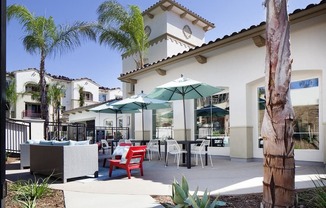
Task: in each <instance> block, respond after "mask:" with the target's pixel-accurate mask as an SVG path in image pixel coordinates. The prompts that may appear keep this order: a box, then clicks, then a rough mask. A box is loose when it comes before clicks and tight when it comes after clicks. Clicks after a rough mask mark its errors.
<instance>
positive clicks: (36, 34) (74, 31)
mask: <svg viewBox="0 0 326 208" xmlns="http://www.w3.org/2000/svg"><path fill="white" fill-rule="evenodd" d="M7 17H8V20H9V21H10V20H11V19H13V18H16V19H17V20H18V21H19V22H20V23H21V24H22V27H23V29H24V31H25V36H24V37H23V45H24V47H25V49H26V51H27V52H29V53H31V54H38V55H40V71H39V73H40V81H39V85H40V95H41V117H42V119H44V120H45V126H44V129H45V130H46V129H48V128H47V127H48V122H49V113H48V102H47V91H46V80H45V73H46V72H45V59H46V58H47V57H48V56H51V55H52V56H55V55H56V54H57V53H60V54H61V53H63V52H66V51H71V50H73V49H75V48H76V47H78V46H80V45H81V38H84V39H91V40H95V39H96V33H95V32H94V30H93V27H92V25H91V24H88V23H85V22H75V23H73V24H72V25H66V26H61V25H58V26H57V25H56V24H55V22H54V20H53V18H52V17H49V18H46V17H43V16H35V15H34V14H32V13H31V12H30V11H29V10H28V9H27V8H25V7H24V6H22V5H18V4H13V5H10V6H8V8H7ZM45 135H47V132H45V134H44V136H45Z"/></svg>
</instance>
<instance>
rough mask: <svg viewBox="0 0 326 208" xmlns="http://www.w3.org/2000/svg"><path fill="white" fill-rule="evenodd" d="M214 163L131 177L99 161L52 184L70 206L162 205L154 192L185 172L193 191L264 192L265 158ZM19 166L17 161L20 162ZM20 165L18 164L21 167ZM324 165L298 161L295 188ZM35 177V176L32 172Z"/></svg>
mask: <svg viewBox="0 0 326 208" xmlns="http://www.w3.org/2000/svg"><path fill="white" fill-rule="evenodd" d="M213 163H214V166H213V167H211V166H206V167H205V168H201V166H200V165H199V166H194V167H192V168H191V169H187V168H185V167H180V168H179V169H177V167H176V165H175V164H174V163H173V161H172V158H171V162H170V163H169V164H170V165H169V166H168V167H165V166H164V162H163V161H159V160H153V161H145V162H144V176H143V177H141V176H140V174H139V172H136V171H135V172H133V174H132V178H131V179H128V178H127V177H126V173H125V171H124V170H121V169H117V170H114V171H113V176H112V178H109V177H108V168H107V167H106V168H103V167H101V166H102V162H101V161H100V163H99V167H100V171H99V177H98V178H93V177H91V176H90V177H84V178H79V179H74V180H68V182H67V183H65V184H62V183H58V182H56V183H53V184H52V185H51V187H52V188H56V189H62V190H64V195H65V202H66V207H67V208H84V207H85V208H86V207H117V208H118V207H119V208H121V207H122V208H124V207H135V208H138V207H139V208H147V207H155V208H156V207H157V208H159V207H162V206H161V205H159V204H158V203H157V202H155V200H154V199H153V198H152V197H151V195H171V192H172V191H171V184H172V182H173V180H174V179H177V180H178V181H181V177H182V176H183V175H184V176H185V177H186V178H187V181H188V183H189V186H190V190H192V191H194V190H195V189H196V188H197V187H198V188H199V191H200V192H201V193H203V192H204V191H205V189H206V188H207V189H208V190H209V191H210V193H211V195H218V194H223V195H227V194H243V193H256V192H257V193H258V192H262V180H263V169H262V162H235V161H229V160H226V159H219V158H213ZM17 166H18V165H17ZM18 168H19V167H18ZM324 173H325V169H324V166H323V165H316V164H315V163H311V164H309V163H305V164H304V165H303V164H300V163H298V164H297V165H296V178H295V180H296V189H300V188H308V187H314V185H313V183H312V179H316V177H317V176H318V175H320V174H324ZM30 177H31V175H30V174H29V169H25V170H19V169H15V168H12V169H11V170H7V178H8V179H9V180H17V179H19V178H22V179H26V178H30ZM32 177H33V176H32Z"/></svg>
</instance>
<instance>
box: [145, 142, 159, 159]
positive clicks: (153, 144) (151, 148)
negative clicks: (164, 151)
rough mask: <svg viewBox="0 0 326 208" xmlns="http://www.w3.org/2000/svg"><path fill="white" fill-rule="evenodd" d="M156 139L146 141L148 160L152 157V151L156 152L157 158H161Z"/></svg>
mask: <svg viewBox="0 0 326 208" xmlns="http://www.w3.org/2000/svg"><path fill="white" fill-rule="evenodd" d="M158 145H159V144H158V140H154V139H151V140H150V141H149V142H148V143H147V158H148V159H149V160H152V159H153V152H157V155H158V158H159V159H161V153H160V151H159V146H158Z"/></svg>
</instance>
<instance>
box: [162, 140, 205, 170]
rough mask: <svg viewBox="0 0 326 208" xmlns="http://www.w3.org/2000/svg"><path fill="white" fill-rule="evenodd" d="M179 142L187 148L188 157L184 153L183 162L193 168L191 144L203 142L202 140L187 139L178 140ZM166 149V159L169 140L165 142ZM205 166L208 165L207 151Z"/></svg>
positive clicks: (183, 147)
mask: <svg viewBox="0 0 326 208" xmlns="http://www.w3.org/2000/svg"><path fill="white" fill-rule="evenodd" d="M177 142H178V143H179V144H182V149H185V150H186V151H187V159H186V155H185V154H184V153H183V154H182V163H183V164H185V165H186V167H187V168H188V169H191V144H201V143H202V141H200V140H190V141H188V140H187V141H185V140H179V141H178V140H177ZM164 144H165V145H164V149H165V159H166V157H167V142H164ZM205 150H206V151H207V146H206V147H205ZM165 161H166V160H165ZM165 165H166V166H167V165H168V161H167V162H166V164H165ZM205 166H207V153H206V154H205Z"/></svg>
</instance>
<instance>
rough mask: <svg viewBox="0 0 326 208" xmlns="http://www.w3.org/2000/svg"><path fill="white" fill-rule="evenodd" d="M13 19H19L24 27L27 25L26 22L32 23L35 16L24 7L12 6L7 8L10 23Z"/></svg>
mask: <svg viewBox="0 0 326 208" xmlns="http://www.w3.org/2000/svg"><path fill="white" fill-rule="evenodd" d="M13 18H15V19H17V20H18V21H19V22H20V23H21V24H22V25H25V23H26V22H31V21H32V20H33V19H34V15H33V14H32V13H31V12H30V11H28V9H26V8H25V7H24V6H22V5H19V4H12V5H10V6H8V7H7V19H8V21H10V20H12V19H13Z"/></svg>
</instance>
